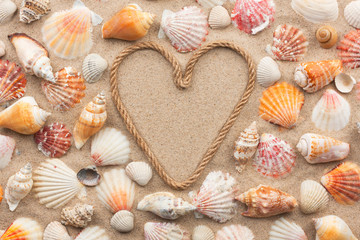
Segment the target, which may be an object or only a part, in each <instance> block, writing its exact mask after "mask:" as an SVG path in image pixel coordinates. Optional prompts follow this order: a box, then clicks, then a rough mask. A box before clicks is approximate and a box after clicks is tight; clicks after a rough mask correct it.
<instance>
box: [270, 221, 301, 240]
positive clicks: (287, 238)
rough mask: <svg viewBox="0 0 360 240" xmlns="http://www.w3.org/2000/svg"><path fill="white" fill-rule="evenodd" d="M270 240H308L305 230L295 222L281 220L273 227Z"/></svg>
mask: <svg viewBox="0 0 360 240" xmlns="http://www.w3.org/2000/svg"><path fill="white" fill-rule="evenodd" d="M269 234H270V237H269V240H308V238H307V236H306V234H305V232H304V230H303V229H302V228H301V227H300V226H299V225H297V224H296V223H294V222H289V221H287V220H285V218H280V219H279V220H277V221H275V223H274V224H273V225H272V226H271V231H270V233H269Z"/></svg>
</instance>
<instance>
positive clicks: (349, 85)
mask: <svg viewBox="0 0 360 240" xmlns="http://www.w3.org/2000/svg"><path fill="white" fill-rule="evenodd" d="M355 84H356V80H355V79H354V78H353V77H352V76H351V75H349V74H346V73H339V74H338V75H337V76H336V77H335V86H336V89H337V90H338V91H339V92H342V93H349V92H351V90H352V89H353V88H354V85H355Z"/></svg>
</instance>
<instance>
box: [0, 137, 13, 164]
mask: <svg viewBox="0 0 360 240" xmlns="http://www.w3.org/2000/svg"><path fill="white" fill-rule="evenodd" d="M15 145H16V143H15V140H14V139H13V138H11V137H8V136H4V135H1V134H0V170H1V169H4V168H5V167H6V166H7V165H8V164H9V162H10V161H11V158H12V154H13V152H14V149H15Z"/></svg>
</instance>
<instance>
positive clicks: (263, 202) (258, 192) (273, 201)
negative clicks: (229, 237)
mask: <svg viewBox="0 0 360 240" xmlns="http://www.w3.org/2000/svg"><path fill="white" fill-rule="evenodd" d="M236 200H239V201H240V202H242V203H245V204H246V205H247V206H248V209H247V210H246V211H245V212H243V213H241V215H243V216H245V217H254V218H262V217H270V216H275V215H279V214H282V213H286V212H291V211H293V210H294V209H295V207H297V205H298V204H297V202H296V199H295V198H294V197H293V196H291V195H290V194H288V193H285V192H283V191H280V190H278V189H276V188H273V187H270V186H265V185H261V184H260V185H259V186H257V187H256V188H251V189H249V190H248V191H247V192H244V193H242V194H240V195H239V196H237V197H236Z"/></svg>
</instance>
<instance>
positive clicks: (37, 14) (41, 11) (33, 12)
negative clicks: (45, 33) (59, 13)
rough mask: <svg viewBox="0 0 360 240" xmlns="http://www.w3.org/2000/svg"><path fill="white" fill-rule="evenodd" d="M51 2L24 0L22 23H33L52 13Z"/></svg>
mask: <svg viewBox="0 0 360 240" xmlns="http://www.w3.org/2000/svg"><path fill="white" fill-rule="evenodd" d="M50 10H51V9H50V0H23V1H22V3H21V7H20V22H24V23H31V22H33V21H36V20H39V19H40V18H41V17H42V16H44V15H46V14H48V13H49V12H50Z"/></svg>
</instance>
